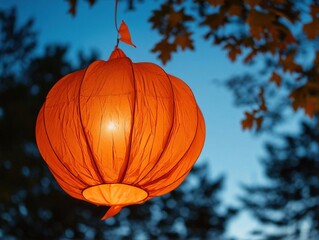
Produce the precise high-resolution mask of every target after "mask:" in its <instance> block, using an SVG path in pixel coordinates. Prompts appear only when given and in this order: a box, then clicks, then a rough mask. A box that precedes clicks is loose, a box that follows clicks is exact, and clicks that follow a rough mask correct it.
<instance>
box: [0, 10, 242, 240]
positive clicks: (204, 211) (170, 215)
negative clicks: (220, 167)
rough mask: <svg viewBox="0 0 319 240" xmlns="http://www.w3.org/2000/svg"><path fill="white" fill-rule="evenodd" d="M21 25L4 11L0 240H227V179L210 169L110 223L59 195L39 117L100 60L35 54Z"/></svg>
mask: <svg viewBox="0 0 319 240" xmlns="http://www.w3.org/2000/svg"><path fill="white" fill-rule="evenodd" d="M16 19H17V18H16V12H15V11H14V10H12V11H9V12H5V11H2V10H0V29H1V31H0V39H1V40H3V39H5V40H3V41H5V44H1V45H0V54H1V58H0V66H1V69H0V70H1V71H0V76H1V86H0V136H1V137H0V176H1V181H0V212H1V214H0V238H1V239H2V238H4V239H132V238H133V239H151V238H152V239H171V238H175V239H185V238H199V237H200V238H203V239H205V238H207V239H210V237H211V236H213V237H215V236H216V237H217V238H219V237H223V236H224V235H225V232H226V229H227V225H228V223H229V221H230V220H231V219H232V218H233V217H234V216H235V214H236V212H237V211H236V209H234V208H230V207H226V206H224V205H223V204H222V202H221V199H220V195H219V193H220V191H221V189H222V184H223V178H222V177H221V178H217V179H211V178H210V177H209V176H208V174H207V166H206V165H203V166H201V167H197V168H196V169H194V171H192V172H191V175H190V176H189V178H187V181H186V182H185V183H184V184H183V185H182V186H181V187H180V188H178V189H177V190H176V191H174V192H173V193H171V194H168V195H165V196H163V197H162V198H156V199H154V200H153V201H150V202H148V203H146V204H143V205H139V206H132V207H128V208H126V209H125V210H123V211H122V213H120V214H119V215H118V216H117V217H116V218H114V219H109V220H107V221H101V220H100V218H101V217H102V215H103V214H104V213H105V211H106V207H96V206H93V205H91V204H88V203H86V202H82V201H79V200H76V199H73V198H71V197H69V196H67V195H66V194H65V193H64V192H63V191H62V190H61V189H60V187H59V186H58V185H57V183H56V181H55V180H54V179H53V177H52V175H51V173H50V171H49V170H48V168H47V166H46V164H45V162H44V160H43V159H41V157H40V155H39V152H38V150H37V147H36V144H35V135H34V128H35V122H36V117H37V114H38V111H39V109H40V107H41V105H42V103H43V101H44V99H45V96H46V95H47V93H48V91H49V89H50V88H51V87H52V86H53V84H54V83H55V82H56V81H57V80H58V79H60V78H61V77H62V76H63V75H65V74H67V73H69V72H71V71H73V70H75V69H79V68H83V67H85V66H87V65H88V63H90V62H92V61H93V59H94V60H95V59H96V55H95V54H92V55H91V56H85V55H83V54H80V55H79V61H78V62H79V63H78V64H74V63H72V61H71V62H70V60H69V58H68V57H67V48H66V47H64V46H59V45H53V46H48V47H47V48H46V49H44V51H43V54H36V53H35V52H33V51H32V50H33V49H34V47H35V46H36V35H34V34H33V33H34V30H33V27H32V23H31V22H27V23H26V24H23V25H22V26H18V25H17V20H16ZM13 59H14V60H13ZM10 61H14V64H12V63H13V62H10ZM9 62H10V63H11V64H7V63H9Z"/></svg>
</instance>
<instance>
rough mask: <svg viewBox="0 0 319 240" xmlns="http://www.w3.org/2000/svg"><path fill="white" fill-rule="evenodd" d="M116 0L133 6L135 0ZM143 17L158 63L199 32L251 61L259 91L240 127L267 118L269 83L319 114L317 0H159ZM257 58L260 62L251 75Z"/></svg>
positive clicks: (191, 44)
mask: <svg viewBox="0 0 319 240" xmlns="http://www.w3.org/2000/svg"><path fill="white" fill-rule="evenodd" d="M90 2H91V4H92V5H93V4H94V3H95V2H96V1H90ZM122 2H126V3H127V4H128V6H134V3H136V2H137V0H135V1H134V0H127V1H122ZM76 3H77V2H76V1H75V0H69V4H70V8H71V9H76ZM72 13H73V14H75V11H72ZM149 22H150V24H151V26H152V29H154V30H155V31H157V32H158V33H159V35H160V39H159V41H158V42H156V43H154V47H153V48H152V50H151V51H152V52H154V53H155V54H157V56H158V57H159V59H160V60H161V61H162V62H163V63H164V64H165V63H167V62H168V61H169V60H170V59H171V58H172V55H173V54H174V53H176V52H178V51H185V50H194V49H196V42H195V38H194V35H195V34H194V32H195V31H200V32H202V37H203V38H204V39H205V40H206V41H208V42H211V43H212V45H215V46H219V47H220V48H222V49H224V50H225V52H226V54H227V56H228V57H229V59H230V60H231V61H236V60H240V61H241V62H242V63H243V64H247V65H251V66H255V67H254V68H252V69H253V70H254V71H255V72H254V81H255V84H256V86H258V89H259V91H258V93H257V95H255V97H257V100H256V101H255V102H254V105H253V106H249V107H250V110H249V111H247V112H246V113H245V117H244V119H243V121H242V127H243V129H251V128H254V127H255V128H256V129H261V128H262V124H263V121H264V120H265V119H271V117H272V116H273V114H272V113H271V110H270V109H269V107H268V105H270V108H272V105H273V103H272V102H273V99H272V98H268V96H267V94H266V93H267V91H268V88H270V89H271V91H273V86H276V87H277V92H280V93H282V92H283V88H284V87H285V86H286V85H287V84H288V85H289V86H290V87H289V88H287V89H285V90H287V91H286V92H285V98H286V101H287V102H289V103H290V104H289V105H290V106H291V107H292V109H293V110H295V111H297V110H298V109H303V110H304V112H305V113H306V114H307V115H308V116H309V117H313V116H315V115H318V114H319V70H318V63H319V48H318V46H319V30H318V29H319V2H318V1H317V0H307V1H295V0H269V1H265V0H234V1H230V0H192V1H181V0H163V1H161V4H158V7H157V8H156V9H155V10H154V11H153V12H152V15H151V17H150V18H149ZM260 62H264V63H265V64H264V67H263V68H262V70H261V72H260V73H259V74H256V70H257V64H256V63H260ZM237 77H238V76H237ZM239 77H242V75H240V76H239ZM264 93H265V94H264ZM280 93H278V94H273V95H275V96H276V97H278V96H281V95H280ZM269 111H270V113H269ZM270 121H271V120H270Z"/></svg>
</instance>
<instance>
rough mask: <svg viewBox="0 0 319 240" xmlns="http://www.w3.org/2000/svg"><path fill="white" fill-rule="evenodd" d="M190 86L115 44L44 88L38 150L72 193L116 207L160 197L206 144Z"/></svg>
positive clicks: (179, 179) (184, 173)
mask: <svg viewBox="0 0 319 240" xmlns="http://www.w3.org/2000/svg"><path fill="white" fill-rule="evenodd" d="M204 138H205V124H204V119H203V116H202V114H201V111H200V109H199V107H198V105H197V103H196V101H195V98H194V96H193V93H192V92H191V90H190V88H189V87H188V86H187V85H186V84H185V83H184V82H183V81H182V80H180V79H178V78H176V77H174V76H171V75H169V74H167V73H166V72H165V71H163V69H161V68H160V67H159V66H157V65H155V64H152V63H133V62H132V61H131V60H130V59H129V58H127V57H126V56H125V54H124V53H123V52H122V51H121V50H120V49H119V48H117V47H116V48H115V50H114V51H113V53H112V55H111V56H110V58H109V60H108V61H95V62H93V63H92V64H91V65H90V66H89V67H87V68H86V69H83V70H80V71H76V72H74V73H71V74H68V75H66V76H65V77H63V78H62V79H61V80H59V81H58V82H57V83H56V84H55V85H54V86H53V88H52V89H51V90H50V92H49V94H48V96H47V98H46V101H45V103H44V104H43V106H42V108H41V110H40V112H39V115H38V119H37V125H36V139H37V144H38V147H39V150H40V153H41V155H42V156H43V158H44V159H45V161H46V163H47V165H48V166H49V169H50V170H51V172H52V174H53V175H54V177H55V178H56V180H57V181H58V183H59V184H60V186H61V187H62V188H63V189H64V191H65V192H67V193H68V194H69V195H71V196H72V197H74V198H78V199H81V200H84V201H88V202H91V203H93V204H97V205H107V206H111V208H110V210H109V211H108V212H107V214H106V215H105V216H104V218H107V217H111V216H113V215H115V214H116V213H118V212H119V211H120V210H121V208H122V207H124V206H127V205H131V204H139V203H143V202H145V201H147V200H149V199H151V198H153V197H156V196H160V195H163V194H166V193H168V192H170V191H172V190H173V189H175V188H176V187H178V186H179V185H180V184H181V183H182V181H183V180H184V179H185V177H186V176H187V174H188V173H189V171H190V170H191V168H192V166H193V165H194V163H195V161H196V160H197V158H198V156H199V154H200V152H201V149H202V147H203V144H204Z"/></svg>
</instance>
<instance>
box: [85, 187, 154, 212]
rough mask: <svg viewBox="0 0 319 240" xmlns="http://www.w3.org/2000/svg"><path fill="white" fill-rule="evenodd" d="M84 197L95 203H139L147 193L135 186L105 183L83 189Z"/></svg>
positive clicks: (109, 204)
mask: <svg viewBox="0 0 319 240" xmlns="http://www.w3.org/2000/svg"><path fill="white" fill-rule="evenodd" d="M82 195H83V196H84V198H85V199H86V200H88V201H90V202H92V203H95V204H97V205H108V206H111V205H130V204H136V203H141V202H142V201H143V200H145V199H146V198H147V197H148V193H147V192H146V191H145V190H143V189H141V188H139V187H136V186H132V185H128V184H124V183H105V184H100V185H95V186H92V187H88V188H86V189H84V190H83V192H82Z"/></svg>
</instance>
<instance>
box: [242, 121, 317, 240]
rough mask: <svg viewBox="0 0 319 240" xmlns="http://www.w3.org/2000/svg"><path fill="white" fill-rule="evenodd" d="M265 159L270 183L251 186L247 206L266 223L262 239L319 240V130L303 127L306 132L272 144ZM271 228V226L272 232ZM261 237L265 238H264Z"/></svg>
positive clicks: (259, 232)
mask: <svg viewBox="0 0 319 240" xmlns="http://www.w3.org/2000/svg"><path fill="white" fill-rule="evenodd" d="M266 149H267V156H266V157H265V158H264V159H263V161H262V164H263V166H264V169H265V170H264V171H265V175H266V177H267V182H266V183H265V184H247V185H245V186H244V190H245V194H244V196H243V197H242V202H243V204H244V206H245V207H246V208H247V209H248V210H249V211H251V212H252V214H253V216H254V218H256V219H257V220H258V221H259V222H260V223H262V224H263V228H262V229H257V230H256V231H254V234H255V235H259V237H262V239H269V240H270V239H282V240H285V239H287V240H290V239H309V240H315V239H318V238H319V207H318V206H319V174H318V173H319V129H318V128H317V127H316V125H315V124H314V123H313V122H311V123H303V124H302V132H301V133H299V134H296V135H291V134H288V135H283V136H282V143H281V144H280V145H279V146H278V144H274V143H268V144H267V145H266ZM267 226H268V227H269V228H268V230H266V229H267ZM260 235H261V236H260Z"/></svg>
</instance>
